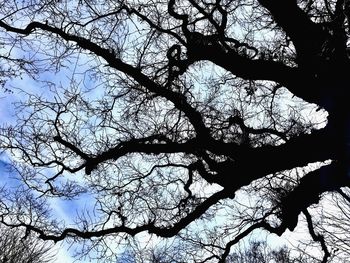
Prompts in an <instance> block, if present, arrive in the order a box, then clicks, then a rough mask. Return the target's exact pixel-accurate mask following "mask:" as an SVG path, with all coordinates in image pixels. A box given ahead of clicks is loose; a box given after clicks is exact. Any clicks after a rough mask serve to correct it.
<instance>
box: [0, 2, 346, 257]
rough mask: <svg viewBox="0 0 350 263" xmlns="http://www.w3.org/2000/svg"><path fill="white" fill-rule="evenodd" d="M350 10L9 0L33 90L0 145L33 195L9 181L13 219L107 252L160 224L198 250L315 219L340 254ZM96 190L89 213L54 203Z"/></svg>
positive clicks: (0, 6) (17, 47) (1, 14)
mask: <svg viewBox="0 0 350 263" xmlns="http://www.w3.org/2000/svg"><path fill="white" fill-rule="evenodd" d="M349 19H350V9H349V1H348V0H322V1H321V0H315V1H306V0H298V1H296V0H285V1H281V0H237V1H230V0H212V1H211V0H208V1H204V0H200V1H193V0H186V1H185V0H183V1H182V0H181V1H180V0H170V1H157V0H155V1H147V2H145V1H137V0H135V1H128V0H125V1H109V0H105V1H92V0H76V1H67V0H60V1H48V0H47V1H36V0H31V1H21V2H20V1H1V2H0V29H1V31H0V43H1V47H2V49H1V53H0V55H1V59H2V61H3V62H2V63H3V64H4V65H6V66H2V68H4V67H5V70H4V72H8V74H5V75H4V77H2V79H3V80H4V81H5V80H6V82H4V81H3V85H4V87H5V88H6V87H7V86H6V85H9V86H10V87H14V88H16V90H21V94H22V95H21V97H22V98H23V100H22V101H21V103H18V104H16V112H17V115H16V121H17V122H16V123H17V124H16V125H7V126H4V125H3V126H2V128H1V133H0V146H1V149H2V150H3V151H5V152H6V153H7V154H8V155H10V156H11V158H12V160H13V168H14V169H15V170H16V173H17V174H18V175H19V177H20V178H21V180H22V182H23V183H24V185H25V191H26V192H28V193H30V196H32V197H31V198H27V199H26V201H25V206H24V207H21V208H18V206H16V205H13V202H15V203H16V201H17V199H16V198H7V196H8V194H3V196H4V198H3V199H1V201H0V202H1V204H0V208H1V211H0V213H1V221H2V222H3V223H4V224H6V225H8V226H11V227H25V228H26V229H27V231H29V232H34V233H36V234H38V235H39V237H40V238H41V239H43V240H53V241H55V242H58V241H62V240H68V241H71V242H81V243H83V244H84V245H83V246H82V251H81V253H82V254H81V255H89V256H91V255H93V256H97V257H99V259H100V260H104V261H109V260H110V261H113V260H115V254H116V253H117V252H118V251H119V250H118V248H119V249H123V248H125V246H128V245H129V243H131V242H134V241H135V240H138V241H139V242H140V243H142V242H144V240H143V239H144V238H140V236H141V235H144V234H145V233H148V234H149V238H151V239H155V238H156V237H157V238H160V239H162V240H163V241H162V242H165V241H164V240H166V239H170V240H173V241H174V240H175V241H176V242H175V241H174V242H175V243H176V244H179V243H180V244H181V245H182V246H183V247H184V248H185V249H184V250H182V251H181V253H183V257H184V258H186V262H209V261H211V262H225V260H226V259H227V258H228V256H229V255H230V252H231V250H232V248H233V247H234V245H236V244H237V243H239V241H241V240H242V239H244V238H245V237H247V236H249V235H251V234H254V231H255V230H258V229H259V230H263V231H266V232H268V233H272V234H276V235H282V234H283V233H285V232H286V230H290V231H294V230H295V228H296V226H299V225H301V224H303V225H304V226H306V227H307V229H308V232H309V235H308V237H309V240H308V241H307V245H313V244H317V245H318V247H319V248H320V249H321V251H322V252H323V255H321V256H319V260H320V261H322V262H328V261H330V260H331V258H334V260H336V259H335V258H336V256H337V255H338V254H337V253H335V252H334V249H333V247H334V245H335V244H334V243H332V242H331V240H333V236H334V235H336V233H334V232H332V233H331V232H328V233H327V232H326V231H325V232H324V233H323V232H321V231H320V229H321V228H319V226H321V225H322V224H326V223H327V224H328V223H329V222H330V221H329V220H328V221H327V222H326V221H322V218H323V217H324V216H325V214H324V211H325V210H327V207H326V204H327V202H326V201H327V197H329V196H336V198H344V196H345V197H346V198H348V195H347V194H346V191H343V194H341V195H339V194H338V195H335V194H334V193H337V192H339V190H340V189H346V188H347V187H348V186H349V185H350V179H349V176H348V174H349V163H350V162H349V161H350V154H349V153H350V149H349V145H350V142H349V134H350V131H349V127H350V126H349V123H350V114H349V110H348V109H347V104H348V99H349V95H348V94H349V92H348V90H347V89H348V88H347V87H348V85H349V82H348V77H347V74H344V72H347V71H348V70H349V69H350V65H349V47H348V46H349V40H348V39H349V30H350V26H349ZM13 69H16V70H15V72H13V71H11V70H13ZM9 76H11V77H12V79H9ZM28 76H29V77H32V78H33V79H32V80H31V79H30V78H29V77H28ZM0 77H1V76H0ZM20 77H23V78H24V82H21V81H20V80H19V78H20ZM28 83H35V85H36V87H37V89H38V91H36V92H34V91H31V90H30V89H29V88H26V86H25V85H27V84H28ZM39 87H40V88H39ZM86 195H88V196H89V198H93V199H94V200H95V206H94V207H93V208H91V209H90V210H89V211H85V210H84V211H81V212H80V213H78V216H77V218H76V220H75V222H76V224H75V225H69V226H67V225H66V224H64V222H61V221H59V223H58V221H57V220H55V218H54V215H53V214H52V213H50V212H49V211H50V200H52V199H54V198H62V199H66V200H67V199H68V200H71V199H78V198H82V197H83V196H85V197H86ZM10 196H11V195H10ZM12 196H17V197H18V196H19V195H18V194H16V193H13V195H12ZM337 200H341V199H337ZM17 204H18V202H17ZM38 204H39V205H38ZM344 205H348V203H344ZM82 209H84V208H82ZM315 211H317V212H315ZM343 211H346V210H343ZM37 218H45V220H37ZM331 222H336V221H331ZM298 223H299V224H298ZM343 230H344V229H343ZM344 231H345V230H344ZM330 234H332V235H330ZM338 237H340V238H341V236H338ZM146 239H147V238H146ZM145 246H146V245H145ZM91 250H95V252H97V253H91Z"/></svg>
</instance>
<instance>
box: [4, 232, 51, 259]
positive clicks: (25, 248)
mask: <svg viewBox="0 0 350 263" xmlns="http://www.w3.org/2000/svg"><path fill="white" fill-rule="evenodd" d="M24 234H25V233H23V231H21V229H18V228H14V229H11V228H7V227H4V226H1V228H0V262H1V263H17V262H21V263H22V262H23V263H45V262H52V261H53V259H54V256H55V255H54V252H53V250H52V247H51V246H50V245H48V244H47V243H44V242H43V241H42V240H40V239H38V238H36V237H35V236H32V235H30V236H25V235H24Z"/></svg>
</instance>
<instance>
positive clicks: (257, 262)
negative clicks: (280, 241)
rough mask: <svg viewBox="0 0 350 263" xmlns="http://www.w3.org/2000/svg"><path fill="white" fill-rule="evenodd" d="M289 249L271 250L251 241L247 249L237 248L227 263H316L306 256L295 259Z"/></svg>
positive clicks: (283, 247) (262, 242)
mask: <svg viewBox="0 0 350 263" xmlns="http://www.w3.org/2000/svg"><path fill="white" fill-rule="evenodd" d="M291 252H292V251H291V249H290V248H288V247H286V246H282V247H278V248H271V247H269V246H268V245H267V243H266V241H257V240H255V241H254V240H251V241H249V243H248V247H247V248H244V247H238V248H236V249H235V250H234V252H233V253H231V254H230V255H229V256H228V258H227V263H303V262H304V263H312V262H317V261H316V260H315V259H312V258H310V257H308V256H307V255H306V256H305V255H300V256H299V257H295V256H293V255H292V253H291Z"/></svg>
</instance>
